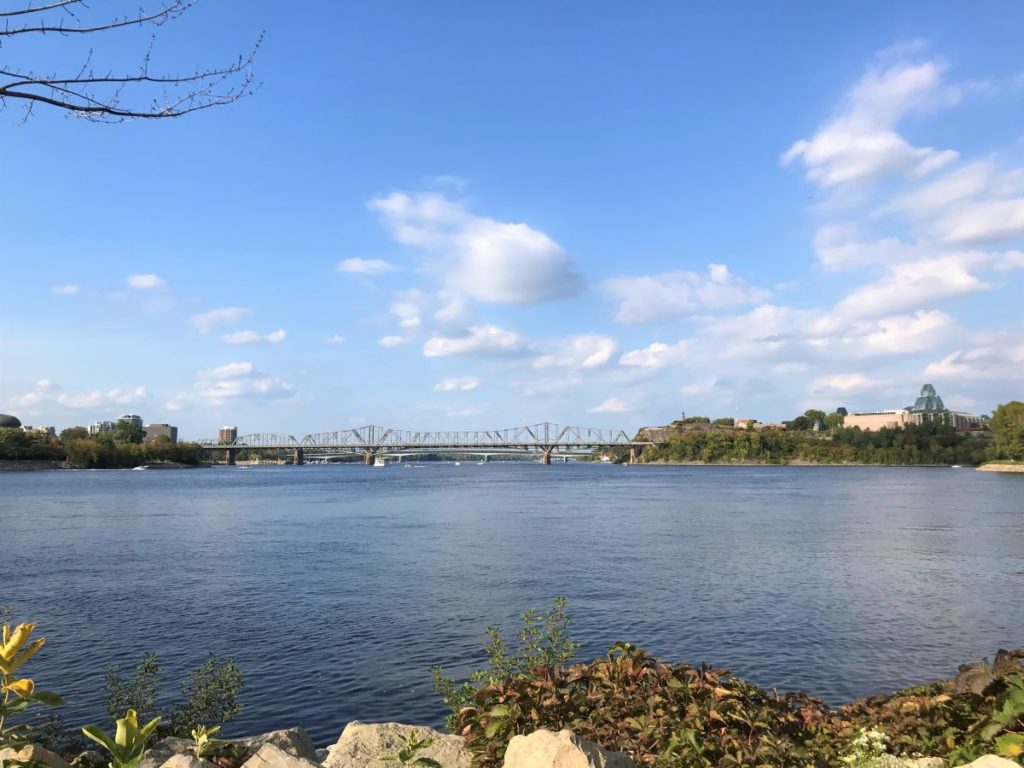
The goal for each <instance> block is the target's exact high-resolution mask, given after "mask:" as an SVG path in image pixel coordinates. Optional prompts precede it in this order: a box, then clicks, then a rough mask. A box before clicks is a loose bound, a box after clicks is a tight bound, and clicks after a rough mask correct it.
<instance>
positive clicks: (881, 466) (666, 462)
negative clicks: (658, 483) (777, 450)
mask: <svg viewBox="0 0 1024 768" xmlns="http://www.w3.org/2000/svg"><path fill="white" fill-rule="evenodd" d="M630 466H633V467H644V466H646V467H835V468H840V467H876V468H878V469H953V468H955V467H956V466H957V465H953V464H879V463H868V462H855V461H847V462H843V463H841V464H830V463H828V462H824V461H804V460H802V459H794V460H793V461H787V462H779V463H775V462H768V461H672V460H669V459H663V460H658V461H638V462H635V463H633V464H630ZM967 468H968V469H972V468H973V467H967Z"/></svg>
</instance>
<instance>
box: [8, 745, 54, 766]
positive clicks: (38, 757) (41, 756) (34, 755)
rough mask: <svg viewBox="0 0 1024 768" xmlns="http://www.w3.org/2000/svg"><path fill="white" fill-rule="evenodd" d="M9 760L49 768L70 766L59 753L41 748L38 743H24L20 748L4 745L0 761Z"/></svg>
mask: <svg viewBox="0 0 1024 768" xmlns="http://www.w3.org/2000/svg"><path fill="white" fill-rule="evenodd" d="M5 761H11V762H15V763H41V764H42V765H48V766H50V768H71V766H70V765H69V764H68V761H67V760H65V759H64V758H63V757H61V756H60V755H55V754H53V752H51V751H50V750H48V749H43V748H42V747H40V746H39V745H38V744H26V745H25V746H24V747H21V748H20V749H15V748H14V747H4V748H3V749H0V763H3V762H5Z"/></svg>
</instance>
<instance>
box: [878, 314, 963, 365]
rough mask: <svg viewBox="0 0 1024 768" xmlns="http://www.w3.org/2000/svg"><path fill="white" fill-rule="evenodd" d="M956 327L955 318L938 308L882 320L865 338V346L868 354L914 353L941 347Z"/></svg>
mask: <svg viewBox="0 0 1024 768" xmlns="http://www.w3.org/2000/svg"><path fill="white" fill-rule="evenodd" d="M954 325H955V323H954V321H953V318H952V317H950V316H949V315H947V314H946V313H945V312H940V311H939V310H937V309H933V310H919V311H918V312H915V313H914V314H913V315H896V316H893V317H883V318H882V319H880V320H879V321H878V324H877V326H876V327H875V329H873V330H871V331H869V332H867V333H866V334H865V335H864V336H863V344H864V345H865V347H866V351H868V352H871V353H875V354H879V355H906V354H913V353H916V352H922V351H924V350H927V349H932V348H933V347H935V346H937V345H938V344H940V343H941V342H942V341H944V340H945V339H946V338H948V336H949V335H950V332H951V331H952V329H953V327H954ZM858 341H860V340H858Z"/></svg>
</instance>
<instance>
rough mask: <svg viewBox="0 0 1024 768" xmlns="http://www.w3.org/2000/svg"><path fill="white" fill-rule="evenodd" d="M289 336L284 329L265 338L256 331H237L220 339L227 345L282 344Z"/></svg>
mask: <svg viewBox="0 0 1024 768" xmlns="http://www.w3.org/2000/svg"><path fill="white" fill-rule="evenodd" d="M287 335H288V334H287V333H285V331H284V329H278V330H276V331H271V332H270V333H268V334H267V335H265V336H263V335H261V334H259V333H257V332H256V331H236V332H235V333H226V334H224V335H223V336H221V337H220V340H221V341H223V342H224V343H225V344H280V343H281V342H282V341H284V340H285V337H286V336H287Z"/></svg>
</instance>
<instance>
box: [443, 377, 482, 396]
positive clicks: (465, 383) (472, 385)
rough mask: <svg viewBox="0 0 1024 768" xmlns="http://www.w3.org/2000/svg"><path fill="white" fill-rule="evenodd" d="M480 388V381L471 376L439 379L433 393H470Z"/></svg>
mask: <svg viewBox="0 0 1024 768" xmlns="http://www.w3.org/2000/svg"><path fill="white" fill-rule="evenodd" d="M479 386H480V379H477V378H474V377H472V376H460V377H455V378H450V379H441V380H440V381H439V382H437V384H435V385H434V391H435V392H472V391H473V390H474V389H477V388H478V387H479Z"/></svg>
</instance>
